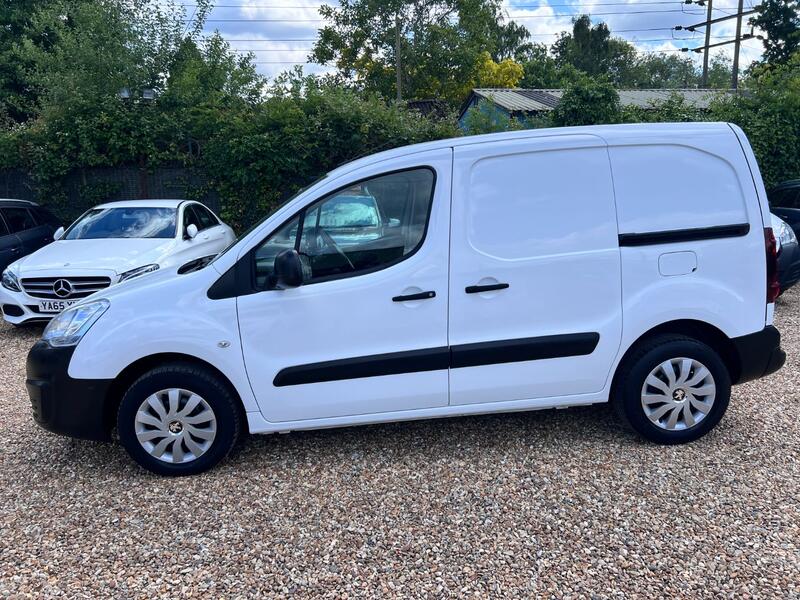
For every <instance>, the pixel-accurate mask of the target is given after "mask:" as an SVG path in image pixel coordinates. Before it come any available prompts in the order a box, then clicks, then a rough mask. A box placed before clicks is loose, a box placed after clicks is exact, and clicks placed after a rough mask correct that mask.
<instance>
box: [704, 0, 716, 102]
mask: <svg viewBox="0 0 800 600" xmlns="http://www.w3.org/2000/svg"><path fill="white" fill-rule="evenodd" d="M713 1H714V0H708V12H707V13H706V22H707V23H708V26H707V27H706V43H705V45H706V47H708V45H709V44H710V43H711V4H712V3H713ZM702 86H703V87H704V88H707V87H708V52H703V83H702Z"/></svg>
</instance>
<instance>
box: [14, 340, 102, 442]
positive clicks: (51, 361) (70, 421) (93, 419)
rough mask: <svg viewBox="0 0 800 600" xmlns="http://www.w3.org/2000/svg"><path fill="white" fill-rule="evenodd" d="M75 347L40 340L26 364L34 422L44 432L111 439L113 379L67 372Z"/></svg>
mask: <svg viewBox="0 0 800 600" xmlns="http://www.w3.org/2000/svg"><path fill="white" fill-rule="evenodd" d="M74 351H75V348H74V347H70V348H54V347H53V346H51V345H50V344H48V343H47V342H43V341H38V342H36V344H35V345H34V346H33V348H31V351H30V352H29V353H28V360H27V363H26V370H27V379H26V380H25V385H26V387H27V388H28V396H29V397H30V401H31V408H32V410H33V418H34V420H35V421H36V422H37V423H38V424H39V425H41V426H42V427H43V428H44V429H47V430H48V431H52V432H53V433H58V434H60V435H67V436H70V437H76V438H83V439H87V440H108V439H110V431H108V428H107V427H106V423H105V402H106V397H107V395H108V390H109V388H110V387H111V384H112V382H113V380H111V379H73V378H72V377H70V376H69V374H68V372H67V370H68V368H69V362H70V360H71V359H72V354H73V352H74Z"/></svg>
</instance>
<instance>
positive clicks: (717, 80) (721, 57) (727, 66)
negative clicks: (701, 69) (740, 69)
mask: <svg viewBox="0 0 800 600" xmlns="http://www.w3.org/2000/svg"><path fill="white" fill-rule="evenodd" d="M731 71H732V67H731V59H730V57H728V56H726V55H725V54H723V53H722V52H720V53H719V54H715V55H714V56H712V57H711V64H710V65H709V67H708V87H709V88H711V89H717V90H723V89H725V90H727V89H729V88H730V87H731Z"/></svg>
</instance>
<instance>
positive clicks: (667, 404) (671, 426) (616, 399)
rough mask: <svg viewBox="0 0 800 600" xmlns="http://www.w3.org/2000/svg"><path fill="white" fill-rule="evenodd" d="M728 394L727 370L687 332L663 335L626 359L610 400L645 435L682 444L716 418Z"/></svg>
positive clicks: (701, 433)
mask: <svg viewBox="0 0 800 600" xmlns="http://www.w3.org/2000/svg"><path fill="white" fill-rule="evenodd" d="M730 395H731V380H730V374H729V373H728V369H727V367H726V366H725V364H724V363H723V362H722V359H721V358H720V357H719V355H718V354H717V353H716V352H715V351H714V350H713V349H712V348H711V347H709V346H708V345H706V344H704V343H703V342H701V341H699V340H696V339H694V338H690V337H687V336H681V335H662V336H658V337H654V338H653V339H651V340H648V341H647V342H645V343H644V344H642V345H641V347H639V348H638V349H637V350H635V351H634V353H633V354H632V355H631V356H630V357H628V358H627V359H626V361H625V363H624V364H623V365H622V366H621V368H620V372H619V376H618V378H617V383H616V385H615V389H614V390H613V396H612V403H613V404H614V407H615V409H616V412H617V414H618V415H619V416H620V418H621V419H622V420H623V421H625V422H627V423H628V424H629V425H630V426H631V427H632V428H633V429H634V430H635V431H636V432H637V433H639V434H640V435H642V436H643V437H645V438H646V439H648V440H650V441H653V442H656V443H659V444H683V443H686V442H691V441H693V440H696V439H698V438H700V437H702V436H704V435H705V434H706V433H708V432H709V431H711V429H713V428H714V426H715V425H716V424H717V423H719V420H720V419H721V418H722V415H724V414H725V410H726V409H727V408H728V402H729V401H730Z"/></svg>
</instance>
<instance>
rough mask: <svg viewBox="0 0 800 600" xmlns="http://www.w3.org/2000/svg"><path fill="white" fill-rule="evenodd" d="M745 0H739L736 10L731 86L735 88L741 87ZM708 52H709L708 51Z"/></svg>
mask: <svg viewBox="0 0 800 600" xmlns="http://www.w3.org/2000/svg"><path fill="white" fill-rule="evenodd" d="M743 8H744V0H739V8H738V9H737V10H736V15H737V18H736V43H735V44H734V46H733V76H732V78H731V87H732V88H733V89H734V90H735V89H738V87H739V50H740V49H741V47H742V9H743ZM706 54H708V53H706Z"/></svg>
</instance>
